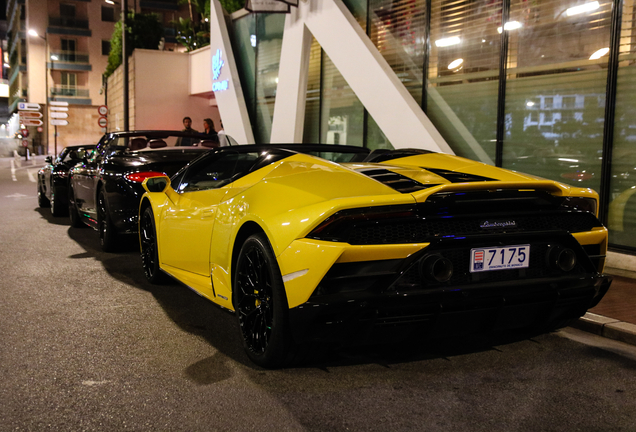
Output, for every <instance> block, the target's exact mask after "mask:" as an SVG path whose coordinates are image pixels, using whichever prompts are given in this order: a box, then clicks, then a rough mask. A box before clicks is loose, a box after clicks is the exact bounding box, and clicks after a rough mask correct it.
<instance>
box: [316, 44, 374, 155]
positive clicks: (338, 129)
mask: <svg viewBox="0 0 636 432" xmlns="http://www.w3.org/2000/svg"><path fill="white" fill-rule="evenodd" d="M322 59H323V61H322V107H321V125H320V140H321V142H323V143H327V144H346V145H355V146H359V147H362V146H363V130H364V129H363V125H364V107H363V106H362V103H361V102H360V100H359V99H358V97H357V96H356V95H355V93H354V92H353V90H351V87H349V84H348V83H347V81H345V79H344V77H343V76H342V75H341V74H340V72H338V69H337V68H336V66H335V65H334V64H333V62H332V61H331V59H330V58H329V56H328V55H327V54H326V53H323V56H322Z"/></svg>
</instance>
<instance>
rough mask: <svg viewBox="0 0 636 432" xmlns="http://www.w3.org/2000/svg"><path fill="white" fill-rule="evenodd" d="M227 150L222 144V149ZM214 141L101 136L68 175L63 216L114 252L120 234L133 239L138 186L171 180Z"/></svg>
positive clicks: (164, 135) (175, 135) (156, 134)
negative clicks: (149, 179) (92, 231)
mask: <svg viewBox="0 0 636 432" xmlns="http://www.w3.org/2000/svg"><path fill="white" fill-rule="evenodd" d="M186 137H187V138H188V141H191V140H194V144H193V145H192V146H188V147H181V146H179V147H175V145H176V144H178V143H179V142H180V141H181V140H179V138H182V139H183V138H186ZM224 144H225V145H227V143H224ZM218 145H219V143H218V141H216V142H212V141H208V140H206V138H205V137H204V136H203V135H192V134H186V133H183V132H179V131H132V132H111V133H107V134H106V135H104V136H103V137H102V139H101V140H100V141H99V143H98V144H97V147H96V148H95V151H94V152H93V153H92V154H91V156H90V157H88V158H85V159H84V161H83V163H81V164H78V165H76V166H75V167H74V168H73V169H72V170H71V172H70V187H69V194H68V196H69V216H70V220H71V225H72V226H75V227H78V226H81V225H82V223H85V224H86V225H88V226H90V227H92V228H94V229H96V230H97V231H99V238H100V242H101V246H102V249H103V250H104V251H106V252H110V251H113V250H115V249H116V247H117V237H118V235H120V234H135V233H137V213H138V211H139V200H140V199H141V196H142V195H143V193H144V189H143V188H142V186H141V184H142V182H143V181H144V179H146V178H147V177H151V176H156V175H157V174H158V173H163V174H166V175H169V176H171V175H173V174H174V173H176V172H177V171H178V170H179V169H180V168H181V167H183V166H185V165H186V164H187V163H188V162H190V161H191V160H192V159H194V158H196V157H197V156H200V155H201V154H203V153H205V152H206V151H208V150H210V148H209V147H218Z"/></svg>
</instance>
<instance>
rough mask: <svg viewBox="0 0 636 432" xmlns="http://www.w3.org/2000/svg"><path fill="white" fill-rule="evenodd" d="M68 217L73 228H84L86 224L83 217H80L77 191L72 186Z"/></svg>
mask: <svg viewBox="0 0 636 432" xmlns="http://www.w3.org/2000/svg"><path fill="white" fill-rule="evenodd" d="M68 218H69V220H70V222H71V226H72V227H73V228H82V227H84V226H85V225H84V222H82V219H80V216H79V212H78V211H77V206H76V205H75V192H74V191H73V187H72V186H69V188H68Z"/></svg>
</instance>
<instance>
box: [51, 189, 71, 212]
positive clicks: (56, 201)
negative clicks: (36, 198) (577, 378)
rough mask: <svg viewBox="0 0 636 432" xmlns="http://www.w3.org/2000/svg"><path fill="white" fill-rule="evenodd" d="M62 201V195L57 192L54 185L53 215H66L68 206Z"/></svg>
mask: <svg viewBox="0 0 636 432" xmlns="http://www.w3.org/2000/svg"><path fill="white" fill-rule="evenodd" d="M56 197H57V198H56ZM60 201H61V200H60V195H59V194H58V193H57V188H56V187H55V186H53V190H52V191H51V214H52V215H53V216H56V217H57V216H66V212H67V211H68V207H65V206H63V205H62V203H61V202H60Z"/></svg>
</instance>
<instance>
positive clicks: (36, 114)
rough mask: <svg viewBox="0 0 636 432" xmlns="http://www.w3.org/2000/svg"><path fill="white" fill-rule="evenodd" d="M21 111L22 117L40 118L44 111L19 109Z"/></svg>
mask: <svg viewBox="0 0 636 432" xmlns="http://www.w3.org/2000/svg"><path fill="white" fill-rule="evenodd" d="M18 112H19V113H20V119H39V118H42V113H41V112H39V111H18Z"/></svg>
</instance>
